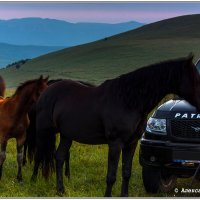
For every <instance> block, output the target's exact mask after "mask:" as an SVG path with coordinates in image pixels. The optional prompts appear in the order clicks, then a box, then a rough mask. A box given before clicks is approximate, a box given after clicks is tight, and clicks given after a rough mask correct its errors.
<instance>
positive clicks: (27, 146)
mask: <svg viewBox="0 0 200 200" xmlns="http://www.w3.org/2000/svg"><path fill="white" fill-rule="evenodd" d="M62 80H64V79H55V80H54V79H53V80H49V81H48V82H47V85H48V86H50V85H52V84H54V83H57V82H59V81H62ZM0 81H1V78H0ZM78 83H81V84H83V85H86V86H88V87H95V85H93V84H91V83H88V82H85V81H78ZM28 117H29V120H30V124H29V127H28V129H27V131H26V140H25V143H24V153H23V165H25V164H26V162H27V158H26V157H27V156H26V154H27V152H28V159H29V161H30V163H31V162H32V160H33V157H34V154H35V146H36V144H35V143H36V103H34V104H33V106H32V108H31V110H30V111H29V113H28ZM56 133H57V132H56V131H55V134H56ZM69 158H70V152H68V154H67V155H66V159H65V164H66V168H65V175H66V176H67V177H68V178H69V177H70V168H69Z"/></svg>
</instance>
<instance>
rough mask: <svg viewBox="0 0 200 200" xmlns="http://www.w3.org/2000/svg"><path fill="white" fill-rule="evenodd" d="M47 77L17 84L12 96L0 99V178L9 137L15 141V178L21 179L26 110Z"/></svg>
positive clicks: (26, 118) (44, 84)
mask: <svg viewBox="0 0 200 200" xmlns="http://www.w3.org/2000/svg"><path fill="white" fill-rule="evenodd" d="M47 80H48V78H45V79H43V77H42V76H41V77H40V78H39V79H34V80H30V81H27V82H25V83H23V84H22V85H21V86H19V87H18V88H17V90H16V92H15V93H14V95H13V96H11V97H9V98H5V99H3V98H2V99H1V100H0V116H1V117H0V144H1V150H0V178H1V176H2V167H3V163H4V161H5V159H6V146H7V142H8V140H9V139H10V138H16V142H17V162H18V173H17V180H18V181H22V172H21V167H22V148H23V144H24V141H25V138H26V129H27V127H28V125H29V119H28V115H27V114H28V111H29V110H30V108H31V106H32V105H33V103H34V102H35V101H36V100H37V99H38V97H39V95H40V94H41V93H42V91H43V90H44V89H45V88H46V87H47Z"/></svg>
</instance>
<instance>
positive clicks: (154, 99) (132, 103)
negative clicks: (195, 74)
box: [118, 72, 176, 113]
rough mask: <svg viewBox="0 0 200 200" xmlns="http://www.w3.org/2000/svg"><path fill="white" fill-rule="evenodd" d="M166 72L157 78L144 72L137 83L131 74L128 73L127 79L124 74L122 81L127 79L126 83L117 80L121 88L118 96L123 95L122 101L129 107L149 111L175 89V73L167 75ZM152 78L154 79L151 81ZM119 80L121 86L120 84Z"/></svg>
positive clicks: (144, 111) (143, 111)
mask: <svg viewBox="0 0 200 200" xmlns="http://www.w3.org/2000/svg"><path fill="white" fill-rule="evenodd" d="M167 73H169V72H166V74H162V75H160V76H162V77H161V78H159V79H157V77H152V74H151V75H149V74H148V73H146V74H145V76H143V77H142V80H139V81H138V80H137V81H138V82H137V83H136V78H131V77H130V75H131V74H130V75H129V80H125V79H126V77H125V76H124V80H123V81H127V83H126V84H124V85H123V83H122V82H123V81H122V80H121V81H120V80H119V87H118V88H120V89H119V90H121V94H120V95H119V96H121V97H123V99H124V102H126V105H128V107H129V108H130V109H133V110H135V109H137V110H139V111H140V112H142V113H149V112H150V111H151V110H152V109H153V108H154V107H155V106H156V105H157V104H158V103H159V102H160V101H161V100H162V99H163V98H164V97H165V96H166V95H167V94H169V93H174V92H175V91H176V88H175V87H176V86H174V84H175V81H174V80H175V75H171V76H168V74H167ZM139 78H140V77H139ZM152 78H154V79H155V80H154V81H152ZM120 82H121V84H122V86H120ZM137 84H138V85H137ZM126 85H127V86H126ZM175 93H176V92H175Z"/></svg>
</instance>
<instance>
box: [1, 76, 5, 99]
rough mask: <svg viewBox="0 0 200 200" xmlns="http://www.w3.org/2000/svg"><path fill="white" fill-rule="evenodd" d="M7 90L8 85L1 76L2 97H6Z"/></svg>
mask: <svg viewBox="0 0 200 200" xmlns="http://www.w3.org/2000/svg"><path fill="white" fill-rule="evenodd" d="M5 90H6V83H5V81H4V79H3V77H2V76H0V97H4V94H5Z"/></svg>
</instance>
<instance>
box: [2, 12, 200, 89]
mask: <svg viewBox="0 0 200 200" xmlns="http://www.w3.org/2000/svg"><path fill="white" fill-rule="evenodd" d="M199 18H200V15H193V16H183V17H177V18H172V19H167V20H163V21H160V22H157V23H153V24H150V25H146V26H145V27H144V30H143V28H139V29H136V30H133V31H129V32H126V33H123V34H119V35H116V36H113V37H111V38H107V39H103V40H100V41H97V42H93V43H89V44H86V45H80V46H76V47H71V48H67V49H63V50H61V51H57V52H54V53H51V54H47V55H44V56H41V57H38V58H36V59H33V60H31V61H29V62H27V63H26V64H25V65H23V66H22V67H21V68H20V69H19V70H16V69H15V68H10V69H7V70H1V71H0V73H1V74H2V75H3V76H4V77H5V79H6V81H7V85H8V86H9V87H15V86H16V85H17V84H18V83H20V82H22V81H24V80H27V79H28V78H33V77H36V76H39V75H40V74H46V75H47V74H48V75H50V77H51V78H73V79H82V80H87V81H90V82H93V83H96V84H98V83H101V82H102V81H104V80H105V79H109V78H113V77H115V76H118V75H119V74H122V73H126V72H129V71H133V70H134V69H136V68H138V67H142V66H144V65H149V64H151V63H154V62H158V61H161V60H166V59H171V58H176V57H183V56H187V55H188V54H189V52H194V53H195V55H196V58H197V57H198V56H199V55H200V48H199V45H198V44H199V42H200V37H197V36H196V35H194V34H193V33H195V31H196V29H197V27H200V20H198V19H199ZM195 19H196V20H195ZM194 22H195V23H194ZM179 23H180V25H179ZM170 24H171V25H170ZM183 24H184V27H187V29H188V30H190V33H191V34H188V35H187V37H185V36H186V34H185V32H183V33H182V31H180V30H181V28H182V27H183ZM158 26H159V27H162V29H160V31H159V33H160V35H159V37H154V35H156V34H157V32H158V29H157V28H156V27H158ZM148 27H149V28H148ZM153 27H155V28H153ZM175 29H176V32H177V33H179V34H178V35H177V34H176V35H174V32H175ZM161 30H162V31H161ZM139 32H140V33H141V34H140V35H139V34H138V33H139ZM150 33H151V34H150ZM163 35H165V37H164V36H163ZM136 36H137V37H136ZM150 36H152V38H151V37H150Z"/></svg>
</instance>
